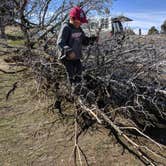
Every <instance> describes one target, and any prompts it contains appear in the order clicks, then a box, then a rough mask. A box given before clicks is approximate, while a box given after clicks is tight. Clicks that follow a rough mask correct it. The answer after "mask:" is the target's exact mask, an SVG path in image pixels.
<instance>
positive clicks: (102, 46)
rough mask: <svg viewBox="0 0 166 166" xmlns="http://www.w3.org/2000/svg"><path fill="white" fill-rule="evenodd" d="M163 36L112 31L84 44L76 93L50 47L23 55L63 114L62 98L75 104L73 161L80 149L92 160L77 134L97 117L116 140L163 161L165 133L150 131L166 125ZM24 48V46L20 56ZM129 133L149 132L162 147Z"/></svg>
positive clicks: (149, 159)
mask: <svg viewBox="0 0 166 166" xmlns="http://www.w3.org/2000/svg"><path fill="white" fill-rule="evenodd" d="M164 42H165V43H166V41H165V39H162V41H161V39H155V40H154V39H153V38H152V37H138V36H137V37H136V36H113V37H112V38H111V39H109V40H101V41H100V42H98V43H95V44H94V45H92V46H89V47H88V48H84V51H83V54H84V56H83V57H84V58H83V59H82V61H83V66H84V71H83V76H82V82H81V83H79V84H77V85H76V86H75V90H74V92H73V91H72V93H71V87H70V85H69V83H68V82H67V76H66V72H65V68H64V66H63V65H62V63H61V62H59V61H58V60H57V59H56V58H55V59H54V61H52V62H51V61H50V60H49V58H48V53H49V50H47V53H44V52H41V51H39V50H38V51H36V50H34V51H32V52H31V54H32V55H31V56H26V57H27V59H24V58H23V59H24V60H23V62H22V64H24V65H25V66H28V67H30V69H31V71H32V72H33V74H34V78H35V80H36V82H37V89H38V91H39V90H41V89H42V92H43V93H44V94H46V95H48V94H49V93H48V92H49V91H51V92H53V94H54V95H55V102H54V103H52V105H51V106H52V108H53V109H54V108H56V109H57V108H58V109H59V112H60V114H61V115H62V116H63V117H64V118H65V116H64V114H65V113H64V112H63V110H62V107H61V104H62V101H67V102H70V103H71V104H73V109H74V110H75V111H73V112H75V113H74V114H73V116H74V117H75V146H74V149H73V156H74V159H75V163H76V153H77V152H78V154H79V155H78V156H79V161H80V163H82V159H81V154H82V155H83V156H84V158H85V161H86V164H87V165H88V160H87V158H86V155H85V154H84V152H83V151H82V149H81V147H80V146H79V143H78V138H79V136H80V135H81V134H82V133H83V132H85V131H86V130H87V129H89V128H90V127H91V126H93V125H95V124H96V123H97V124H99V125H102V126H103V127H104V128H107V129H109V130H110V131H111V133H113V134H114V135H115V136H116V138H117V140H118V142H119V143H120V144H121V145H123V147H124V148H127V149H128V150H129V151H130V152H131V153H133V154H134V155H136V156H137V157H138V158H139V159H140V160H141V161H142V162H143V163H144V164H149V165H157V164H159V163H164V162H165V160H166V156H164V150H165V148H164V146H163V145H161V144H160V143H163V144H164V142H162V139H163V140H164V139H165V135H164V133H162V136H163V137H162V139H161V138H159V139H156V140H157V141H154V140H153V139H152V138H153V137H152V136H150V133H149V129H150V130H153V129H159V130H160V129H162V130H163V132H164V131H165V130H166V125H165V124H166V78H165V74H166V73H165V69H166V61H165V59H166V50H165V49H164V45H165V43H164ZM25 54H27V52H26V51H25V52H24V53H23V54H22V57H25ZM28 54H29V53H28ZM38 55H40V56H38ZM129 133H130V134H131V133H132V134H135V135H139V136H141V137H143V138H145V139H146V140H147V141H148V142H150V143H152V144H153V145H155V146H156V149H157V147H158V150H160V152H159V151H156V149H155V150H153V149H150V148H149V147H148V146H146V145H141V144H139V143H137V141H135V140H133V139H132V137H130V136H128V134H129ZM148 134H149V136H148ZM158 142H160V143H158ZM162 153H163V154H162Z"/></svg>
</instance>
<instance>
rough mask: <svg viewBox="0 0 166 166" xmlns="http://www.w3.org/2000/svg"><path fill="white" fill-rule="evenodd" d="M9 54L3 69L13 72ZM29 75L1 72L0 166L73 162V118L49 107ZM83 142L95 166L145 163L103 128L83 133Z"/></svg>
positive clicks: (1, 65)
mask: <svg viewBox="0 0 166 166" xmlns="http://www.w3.org/2000/svg"><path fill="white" fill-rule="evenodd" d="M7 56H9V55H3V56H0V69H3V70H6V71H9V70H10V71H11V70H13V68H11V67H9V65H8V64H6V63H5V62H4V60H3V59H4V58H5V57H7ZM28 74H29V71H27V72H26V74H25V73H24V74H23V73H22V74H20V73H19V74H4V73H2V72H0V165H2V166H26V165H33V166H45V165H48V166H55V165H58V166H68V165H72V163H73V162H72V161H70V162H69V159H70V157H71V154H72V150H73V146H74V140H73V139H72V135H73V134H74V133H73V130H72V128H70V125H69V124H71V123H73V120H72V119H68V120H64V119H63V118H60V116H59V115H58V114H57V113H56V112H50V111H48V110H47V106H48V105H49V102H50V101H49V99H45V98H44V97H42V96H40V98H39V97H38V96H37V95H36V85H35V82H34V80H33V78H32V77H31V75H28ZM25 77H26V79H25ZM27 78H28V79H27ZM20 80H26V81H20ZM17 81H18V87H17V88H16V90H15V92H14V93H13V94H11V95H10V96H9V99H8V101H6V94H7V93H8V91H9V90H10V89H11V88H12V85H13V84H14V83H15V82H17ZM19 81H20V82H22V83H20V82H19ZM66 107H67V106H66ZM67 109H71V108H66V109H65V110H67ZM55 111H56V110H55ZM79 144H80V146H81V148H82V149H83V151H84V153H85V154H86V156H87V158H88V161H89V164H90V165H91V166H93V165H94V166H110V165H111V166H131V165H137V166H139V165H140V166H141V165H143V164H142V163H141V162H140V161H139V160H138V159H137V158H135V157H134V156H133V155H132V154H130V153H129V152H128V151H127V150H126V151H125V153H123V148H122V146H121V145H119V144H117V142H116V140H115V138H114V137H113V136H112V135H109V132H108V131H107V130H106V129H102V128H100V127H99V131H96V130H90V131H89V132H87V133H86V134H85V135H82V136H81V137H80V139H79ZM122 153H123V154H122ZM83 165H84V163H83Z"/></svg>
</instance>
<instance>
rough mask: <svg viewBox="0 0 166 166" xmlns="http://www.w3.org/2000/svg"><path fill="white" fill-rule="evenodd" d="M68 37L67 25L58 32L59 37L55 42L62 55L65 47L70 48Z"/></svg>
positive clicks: (68, 29)
mask: <svg viewBox="0 0 166 166" xmlns="http://www.w3.org/2000/svg"><path fill="white" fill-rule="evenodd" d="M69 37H70V28H69V27H68V26H67V25H63V26H62V28H61V30H60V32H59V36H58V40H57V46H58V49H59V51H60V52H61V53H62V54H63V53H64V49H65V48H66V47H67V48H70V47H69V45H68V40H69ZM70 50H71V49H70Z"/></svg>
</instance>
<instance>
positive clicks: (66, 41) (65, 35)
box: [57, 22, 97, 59]
mask: <svg viewBox="0 0 166 166" xmlns="http://www.w3.org/2000/svg"><path fill="white" fill-rule="evenodd" d="M96 39H97V38H96V37H86V36H85V33H84V32H83V30H82V28H81V27H80V28H75V27H74V25H72V24H70V23H69V22H65V23H63V25H62V28H61V30H60V32H59V36H58V40H57V45H58V48H59V50H60V52H61V55H63V54H64V52H65V53H67V51H66V50H64V47H66V46H67V47H68V48H70V49H68V50H70V51H71V50H72V51H73V52H74V53H75V54H76V59H80V58H81V55H82V53H81V50H82V45H88V44H90V43H92V42H94V41H95V40H96Z"/></svg>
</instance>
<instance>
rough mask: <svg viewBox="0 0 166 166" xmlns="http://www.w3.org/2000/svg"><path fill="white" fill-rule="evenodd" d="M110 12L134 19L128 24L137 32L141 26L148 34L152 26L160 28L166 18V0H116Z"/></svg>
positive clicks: (144, 32)
mask: <svg viewBox="0 0 166 166" xmlns="http://www.w3.org/2000/svg"><path fill="white" fill-rule="evenodd" d="M110 13H111V15H113V16H117V15H124V16H127V17H129V18H131V19H133V20H134V21H132V22H130V23H127V26H130V27H131V28H132V29H133V30H134V31H135V32H136V33H138V29H139V28H141V29H142V33H143V34H146V33H147V32H148V29H149V28H151V27H152V26H155V27H156V28H157V29H158V30H160V26H161V24H163V22H164V20H166V0H115V1H114V2H113V5H112V7H111V9H110Z"/></svg>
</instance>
